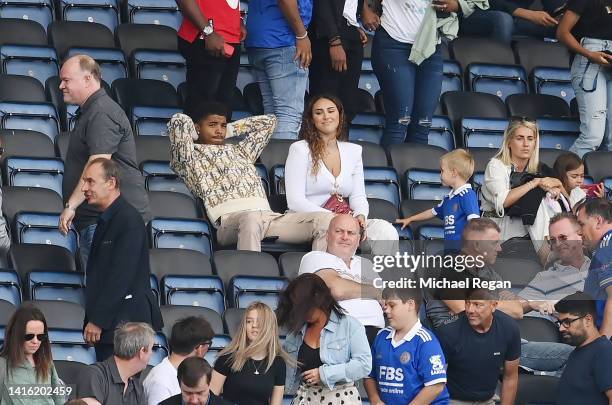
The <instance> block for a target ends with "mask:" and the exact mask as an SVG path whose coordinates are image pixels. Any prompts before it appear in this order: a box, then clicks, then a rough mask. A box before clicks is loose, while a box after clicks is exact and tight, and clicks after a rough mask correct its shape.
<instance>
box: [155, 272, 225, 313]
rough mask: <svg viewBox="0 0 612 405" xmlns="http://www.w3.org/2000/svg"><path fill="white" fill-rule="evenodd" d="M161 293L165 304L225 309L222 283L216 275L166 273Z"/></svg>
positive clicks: (220, 311)
mask: <svg viewBox="0 0 612 405" xmlns="http://www.w3.org/2000/svg"><path fill="white" fill-rule="evenodd" d="M161 286H162V295H163V297H164V302H165V304H166V305H192V306H196V307H206V308H210V309H213V310H215V311H216V312H217V313H219V315H221V314H223V311H224V310H225V294H224V289H223V283H222V282H221V279H220V278H219V277H217V276H212V275H210V276H186V275H185V276H183V275H173V274H168V275H166V276H165V277H164V278H163V279H162V284H161Z"/></svg>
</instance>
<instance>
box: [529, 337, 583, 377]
mask: <svg viewBox="0 0 612 405" xmlns="http://www.w3.org/2000/svg"><path fill="white" fill-rule="evenodd" d="M573 350H574V347H573V346H570V345H566V344H565V343H554V342H529V341H526V340H524V339H521V358H520V360H519V364H520V365H521V366H523V367H525V368H528V369H530V370H534V371H544V372H547V373H550V374H553V375H557V376H561V373H562V372H563V368H564V367H565V363H567V358H568V357H569V355H570V353H571V352H572V351H573Z"/></svg>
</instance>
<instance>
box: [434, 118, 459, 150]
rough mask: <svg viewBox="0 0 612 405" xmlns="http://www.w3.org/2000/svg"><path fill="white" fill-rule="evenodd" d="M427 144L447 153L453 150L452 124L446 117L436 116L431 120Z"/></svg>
mask: <svg viewBox="0 0 612 405" xmlns="http://www.w3.org/2000/svg"><path fill="white" fill-rule="evenodd" d="M427 143H428V144H429V145H433V146H439V147H441V148H443V149H445V150H447V151H449V152H450V151H451V150H453V149H455V135H454V134H453V124H452V123H451V121H450V120H449V119H448V117H444V116H440V115H437V116H434V117H433V118H432V120H431V127H430V128H429V135H428V139H427Z"/></svg>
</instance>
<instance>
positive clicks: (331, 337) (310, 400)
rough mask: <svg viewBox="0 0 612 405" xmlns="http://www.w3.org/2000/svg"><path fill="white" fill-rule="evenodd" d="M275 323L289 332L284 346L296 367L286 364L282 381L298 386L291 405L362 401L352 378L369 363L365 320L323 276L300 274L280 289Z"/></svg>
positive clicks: (364, 373)
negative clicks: (345, 306)
mask: <svg viewBox="0 0 612 405" xmlns="http://www.w3.org/2000/svg"><path fill="white" fill-rule="evenodd" d="M277 313H278V322H279V326H285V327H286V328H287V330H288V331H289V332H290V333H289V335H288V336H287V339H286V340H285V350H286V351H287V353H288V354H289V356H291V358H292V359H294V360H296V361H297V362H298V367H297V368H296V367H290V366H289V365H288V367H287V380H286V382H285V387H286V389H287V391H288V392H293V391H294V390H295V388H296V386H298V385H299V386H298V388H297V393H296V396H295V398H294V399H293V401H292V405H302V404H304V405H305V404H332V405H340V404H344V405H355V404H361V398H360V397H359V393H358V392H357V388H356V387H355V381H357V380H359V379H361V378H363V377H366V376H367V375H368V374H369V373H370V370H371V368H372V354H371V351H370V346H369V345H368V339H367V337H366V334H365V329H364V327H363V325H361V323H360V322H359V321H357V320H356V319H355V318H352V317H350V316H348V315H345V314H344V313H343V311H342V309H341V307H340V306H339V305H338V302H337V301H336V300H335V299H334V298H333V297H332V295H331V292H330V290H329V288H328V287H327V285H326V284H325V282H324V281H323V280H322V279H321V278H320V277H319V276H317V275H315V274H303V275H301V276H299V277H297V278H296V279H295V280H293V281H292V282H291V283H290V284H289V285H288V286H287V288H286V289H285V291H284V292H283V293H282V294H281V297H280V301H279V304H278V309H277Z"/></svg>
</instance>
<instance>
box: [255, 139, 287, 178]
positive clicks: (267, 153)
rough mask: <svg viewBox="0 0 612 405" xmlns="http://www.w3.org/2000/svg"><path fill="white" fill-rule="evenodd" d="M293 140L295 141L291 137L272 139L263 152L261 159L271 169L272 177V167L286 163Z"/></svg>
mask: <svg viewBox="0 0 612 405" xmlns="http://www.w3.org/2000/svg"><path fill="white" fill-rule="evenodd" d="M293 142H295V141H294V140H290V139H271V140H270V142H269V143H268V144H267V145H266V147H265V148H264V150H263V152H261V155H260V156H259V161H260V162H261V163H263V165H264V166H265V167H266V168H267V169H268V171H270V177H272V176H271V175H272V167H274V166H275V165H283V166H284V165H285V161H286V160H287V155H288V154H289V147H290V146H291V144H292V143H293Z"/></svg>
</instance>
